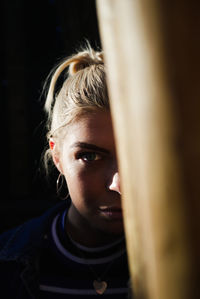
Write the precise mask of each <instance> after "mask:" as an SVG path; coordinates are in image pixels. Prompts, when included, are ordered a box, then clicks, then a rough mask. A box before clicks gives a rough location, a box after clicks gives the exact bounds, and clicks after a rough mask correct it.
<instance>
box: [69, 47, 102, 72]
mask: <svg viewBox="0 0 200 299" xmlns="http://www.w3.org/2000/svg"><path fill="white" fill-rule="evenodd" d="M98 64H103V54H102V52H95V51H94V50H93V49H91V48H90V49H88V50H86V51H83V52H80V53H79V54H77V55H76V56H74V58H73V59H72V61H71V63H70V65H69V75H74V74H75V73H77V72H78V71H80V70H83V69H84V68H86V67H89V66H91V65H98Z"/></svg>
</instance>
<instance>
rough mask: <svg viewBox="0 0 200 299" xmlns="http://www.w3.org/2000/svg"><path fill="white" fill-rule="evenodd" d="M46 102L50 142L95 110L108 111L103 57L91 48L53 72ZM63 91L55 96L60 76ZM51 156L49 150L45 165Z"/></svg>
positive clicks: (66, 61) (66, 60) (74, 56)
mask: <svg viewBox="0 0 200 299" xmlns="http://www.w3.org/2000/svg"><path fill="white" fill-rule="evenodd" d="M53 72H54V73H53V75H52V76H51V81H50V85H49V88H48V93H47V97H46V102H45V106H44V108H45V111H46V112H47V114H48V120H47V131H48V132H47V139H48V140H49V138H50V137H54V138H59V133H60V132H61V129H62V128H64V127H66V126H67V125H68V124H69V123H70V122H72V121H75V120H76V119H77V117H79V116H81V115H83V114H85V113H89V112H91V111H92V110H97V109H106V110H109V100H108V93H107V85H106V74H105V65H104V60H103V53H102V52H98V51H95V50H94V49H92V48H91V47H90V45H89V44H88V46H87V48H86V49H85V50H82V51H80V52H78V53H77V54H74V55H72V56H71V57H69V58H67V59H65V60H64V61H62V62H61V64H60V65H58V66H57V67H56V68H55V69H54V70H53ZM63 73H64V76H65V79H64V82H63V84H62V87H61V88H60V90H59V92H56V88H57V85H58V83H59V80H60V77H61V75H62V76H63ZM50 156H51V154H50V151H49V150H47V151H46V154H45V165H47V164H48V160H49V158H50Z"/></svg>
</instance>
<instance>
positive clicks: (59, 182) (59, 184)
mask: <svg viewBox="0 0 200 299" xmlns="http://www.w3.org/2000/svg"><path fill="white" fill-rule="evenodd" d="M62 185H63V174H62V173H61V172H60V173H59V176H58V178H57V181H56V191H57V194H59V193H60V190H61V188H62Z"/></svg>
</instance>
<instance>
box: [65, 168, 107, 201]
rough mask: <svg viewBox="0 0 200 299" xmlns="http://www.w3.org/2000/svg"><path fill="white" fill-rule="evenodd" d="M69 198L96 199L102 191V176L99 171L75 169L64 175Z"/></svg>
mask: <svg viewBox="0 0 200 299" xmlns="http://www.w3.org/2000/svg"><path fill="white" fill-rule="evenodd" d="M65 178H66V181H67V185H68V189H69V193H70V195H71V197H73V198H77V199H79V200H81V199H86V198H91V197H94V196H95V197H97V195H98V194H100V193H102V191H103V190H104V176H103V175H102V173H101V171H99V170H98V171H94V169H89V168H87V169H85V168H84V167H80V166H79V167H76V168H75V169H70V171H68V172H67V173H65Z"/></svg>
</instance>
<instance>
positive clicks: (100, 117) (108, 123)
mask: <svg viewBox="0 0 200 299" xmlns="http://www.w3.org/2000/svg"><path fill="white" fill-rule="evenodd" d="M65 142H67V143H68V145H69V146H71V145H72V144H73V143H75V142H87V143H91V144H95V145H97V146H101V147H102V146H104V147H109V148H112V147H114V146H115V145H114V134H113V127H112V120H111V115H110V112H107V111H97V112H92V113H90V114H86V115H84V116H80V117H79V118H78V119H77V120H76V121H74V122H73V123H71V124H69V126H68V127H67V131H66V134H65Z"/></svg>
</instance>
